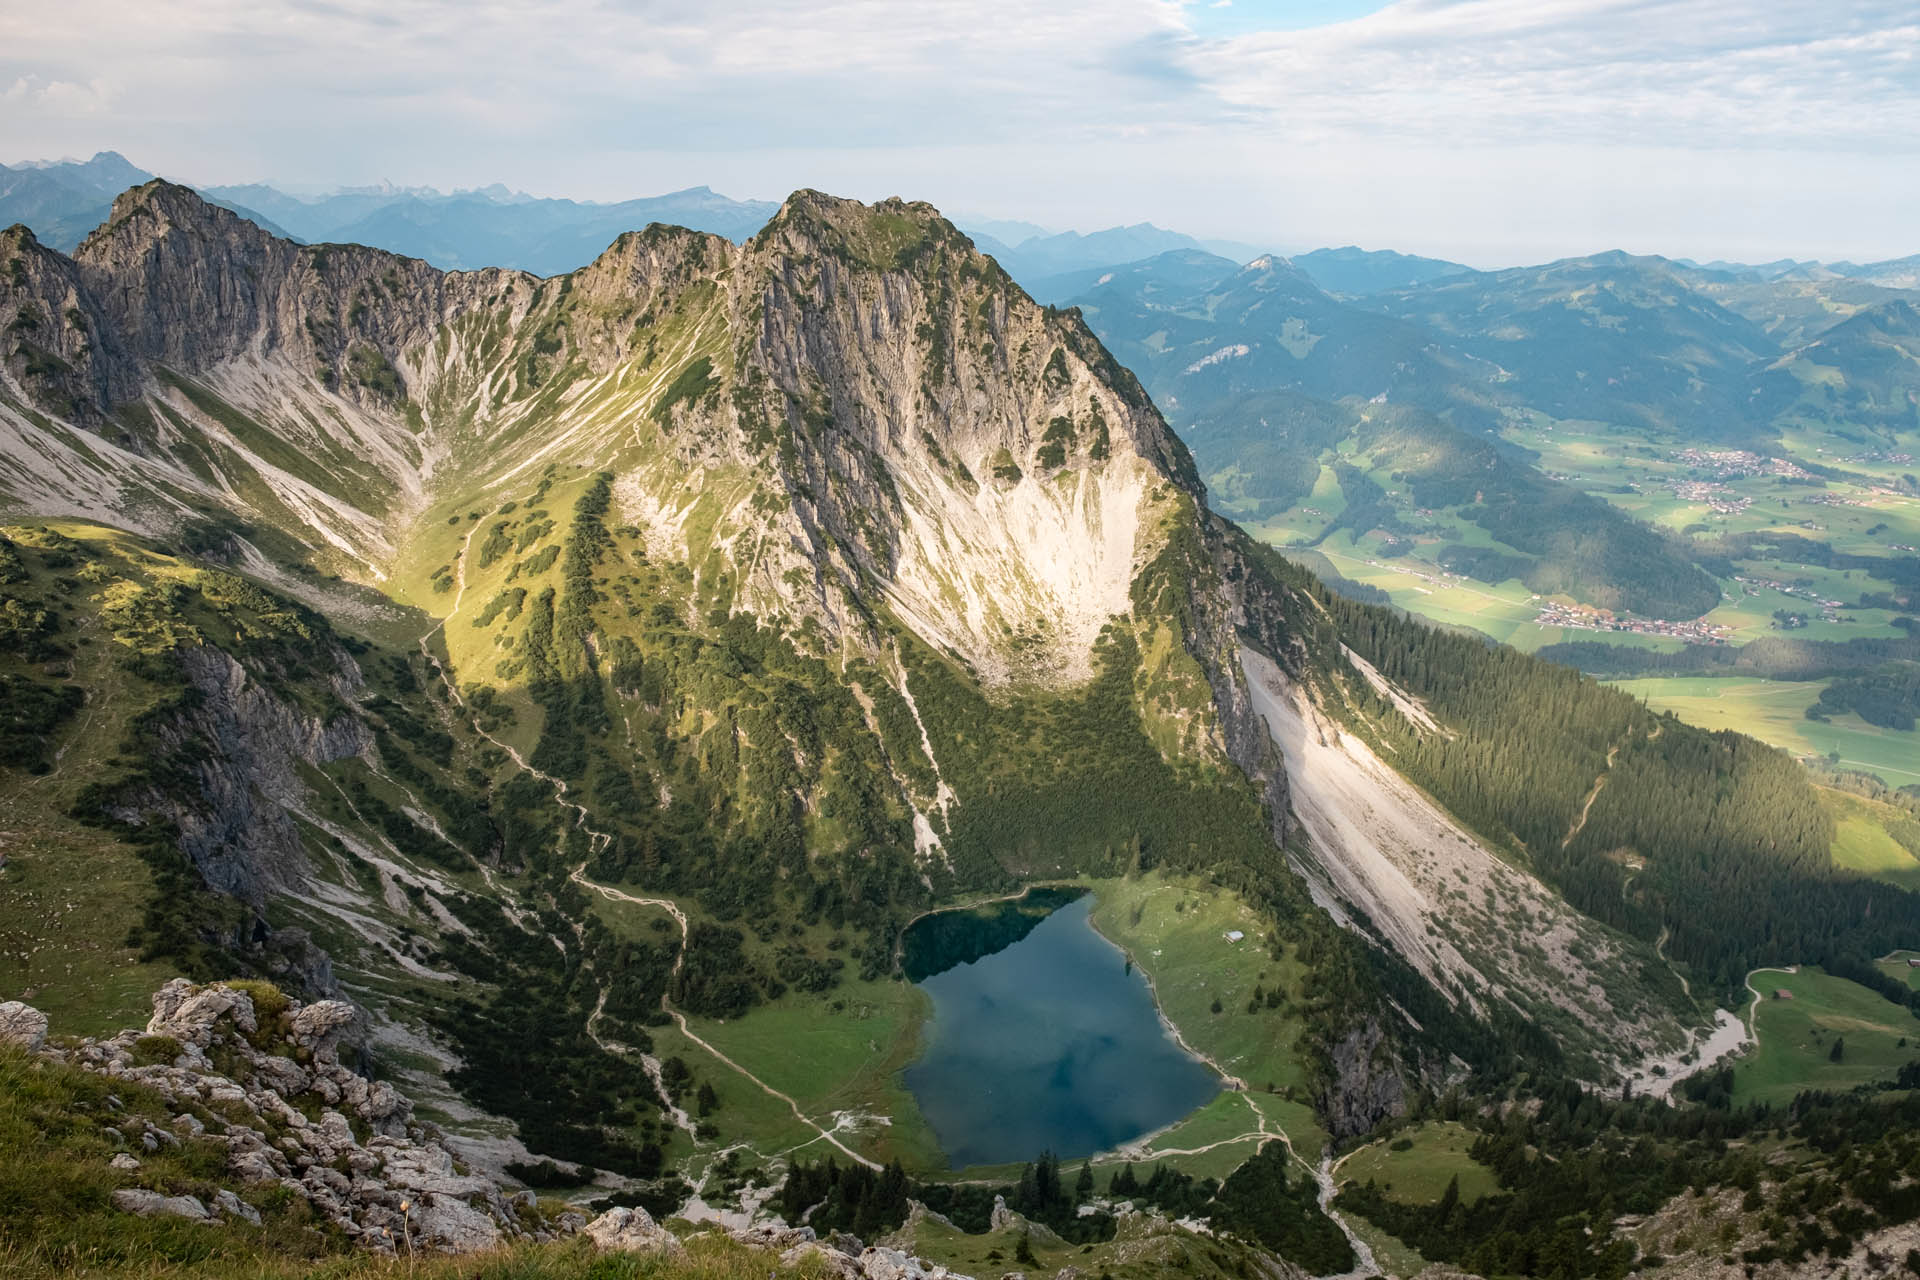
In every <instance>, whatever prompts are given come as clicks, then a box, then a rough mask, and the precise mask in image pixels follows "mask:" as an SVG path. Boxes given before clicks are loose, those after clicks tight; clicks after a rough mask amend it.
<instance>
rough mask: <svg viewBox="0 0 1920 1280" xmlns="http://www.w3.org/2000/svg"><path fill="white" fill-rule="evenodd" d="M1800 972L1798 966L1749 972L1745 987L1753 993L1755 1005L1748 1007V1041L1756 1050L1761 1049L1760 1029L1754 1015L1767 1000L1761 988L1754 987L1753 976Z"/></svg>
mask: <svg viewBox="0 0 1920 1280" xmlns="http://www.w3.org/2000/svg"><path fill="white" fill-rule="evenodd" d="M1798 972H1800V969H1799V967H1798V966H1797V965H1796V966H1789V967H1787V968H1784V969H1780V968H1764V969H1749V970H1747V976H1746V983H1745V985H1746V988H1747V990H1748V991H1751V992H1752V993H1753V1003H1752V1004H1750V1005H1748V1006H1747V1018H1746V1022H1747V1039H1748V1040H1750V1041H1752V1043H1753V1047H1754V1048H1756V1049H1758V1048H1759V1047H1760V1029H1759V1028H1758V1027H1757V1026H1755V1025H1754V1015H1755V1014H1757V1013H1759V1012H1760V1001H1761V1000H1763V999H1765V997H1764V996H1762V995H1761V994H1760V988H1758V987H1756V986H1754V985H1753V975H1754V974H1756V973H1798Z"/></svg>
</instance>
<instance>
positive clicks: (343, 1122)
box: [14, 978, 584, 1253]
mask: <svg viewBox="0 0 1920 1280" xmlns="http://www.w3.org/2000/svg"><path fill="white" fill-rule="evenodd" d="M17 1008H20V1009H24V1008H25V1006H17ZM28 1012H32V1011H31V1010H29V1011H28ZM14 1021H16V1022H21V1021H30V1020H27V1019H24V1018H23V1017H22V1016H21V1015H18V1014H16V1015H15V1016H14ZM40 1021H41V1023H42V1024H43V1025H44V1022H45V1019H44V1017H43V1018H41V1020H40ZM359 1021H360V1015H359V1013H358V1011H357V1010H356V1009H355V1008H354V1006H352V1005H350V1004H347V1003H345V1002H344V1001H340V1000H322V1001H318V1002H315V1003H313V1004H307V1005H301V1004H297V1003H293V1002H291V1001H288V1000H287V999H286V997H285V996H283V995H281V994H280V993H279V992H278V991H277V990H275V989H274V988H272V987H269V986H267V985H266V984H264V983H248V984H241V985H227V984H222V983H215V984H211V985H208V986H196V985H194V984H193V983H190V982H188V981H187V980H186V979H184V978H179V979H175V980H174V981H172V982H169V983H168V984H167V985H166V986H164V987H162V988H161V989H160V990H159V991H157V992H155V993H154V997H153V1016H152V1017H151V1018H150V1019H148V1021H147V1025H146V1027H145V1028H143V1029H141V1030H138V1031H131V1030H130V1031H123V1032H121V1033H120V1034H118V1035H115V1036H111V1037H108V1038H106V1039H102V1040H93V1039H88V1040H82V1041H80V1042H79V1043H78V1044H77V1045H75V1046H73V1047H71V1048H62V1047H58V1046H53V1047H46V1048H44V1049H43V1052H47V1053H50V1054H53V1055H55V1056H57V1057H59V1058H61V1059H62V1060H64V1061H66V1062H68V1063H70V1064H72V1065H74V1066H77V1067H81V1068H84V1069H86V1070H89V1071H97V1072H100V1073H102V1074H104V1075H108V1076H112V1077H114V1078H116V1079H124V1080H128V1081H132V1082H135V1083H138V1084H141V1085H144V1086H146V1087H148V1088H150V1089H153V1090H155V1091H157V1092H158V1093H160V1094H161V1095H162V1096H163V1097H165V1098H166V1099H167V1100H168V1102H169V1105H170V1106H172V1107H175V1108H178V1114H177V1115H176V1116H175V1118H174V1121H173V1123H172V1124H171V1125H166V1126H162V1125H150V1126H146V1127H144V1128H143V1127H140V1126H138V1125H136V1123H135V1122H133V1121H125V1122H122V1124H121V1125H119V1126H117V1127H116V1128H115V1130H114V1133H115V1134H117V1135H118V1136H119V1137H120V1138H121V1139H122V1140H123V1141H124V1142H125V1143H126V1144H127V1146H128V1148H129V1149H128V1151H126V1152H122V1153H119V1154H118V1155H116V1157H115V1161H114V1167H115V1168H118V1169H122V1170H124V1171H126V1172H128V1173H137V1171H138V1170H139V1168H140V1164H139V1153H140V1152H142V1151H146V1152H151V1151H157V1150H159V1149H160V1148H161V1147H163V1146H171V1145H175V1144H177V1143H178V1141H179V1135H180V1134H194V1135H199V1134H202V1133H212V1132H217V1133H218V1136H219V1138H220V1140H221V1141H222V1142H223V1143H224V1144H225V1145H226V1148H227V1172H228V1175H229V1177H230V1178H231V1181H232V1185H231V1186H230V1187H223V1188H221V1189H220V1190H219V1191H218V1192H217V1193H216V1194H215V1195H214V1196H213V1197H212V1203H211V1205H209V1204H207V1203H203V1202H202V1201H201V1200H199V1199H196V1198H195V1197H192V1196H167V1195H163V1194H161V1193H160V1192H157V1191H154V1190H151V1189H148V1188H142V1187H122V1188H119V1189H118V1190H116V1191H115V1192H114V1197H113V1203H114V1204H115V1206H116V1207H118V1208H120V1209H123V1210H125V1211H126V1212H128V1213H137V1214H141V1215H143V1216H148V1217H152V1216H172V1217H181V1218H191V1219H195V1220H209V1221H210V1220H215V1219H220V1218H242V1219H248V1220H252V1221H257V1220H258V1217H257V1211H256V1210H254V1209H253V1207H252V1206H251V1205H249V1204H248V1203H247V1202H246V1201H245V1200H244V1199H242V1198H241V1196H240V1195H239V1194H237V1190H236V1189H245V1188H247V1187H250V1186H263V1185H277V1186H279V1187H282V1188H284V1189H285V1190H286V1191H287V1192H289V1193H291V1194H292V1195H295V1196H298V1197H300V1198H301V1199H303V1200H305V1201H307V1202H308V1203H309V1204H311V1205H312V1206H313V1209H314V1211H315V1212H316V1214H318V1215H319V1216H320V1217H321V1218H322V1220H324V1221H327V1222H330V1223H331V1224H333V1226H335V1227H337V1228H338V1229H339V1230H340V1231H341V1232H343V1233H344V1234H346V1235H347V1236H349V1237H351V1238H352V1239H354V1240H355V1241H357V1242H358V1243H360V1244H361V1245H363V1246H365V1247H367V1248H370V1249H374V1250H378V1251H381V1252H391V1251H393V1250H396V1249H404V1248H406V1247H408V1246H409V1245H410V1246H411V1247H413V1248H414V1249H435V1250H440V1251H443V1252H448V1253H466V1252H471V1251H473V1250H476V1249H486V1248H491V1247H493V1246H495V1245H499V1244H502V1243H505V1242H507V1241H510V1240H516V1239H527V1238H531V1239H535V1240H539V1239H546V1238H551V1237H553V1236H555V1235H559V1234H565V1233H567V1232H569V1231H571V1230H572V1229H574V1228H575V1227H577V1226H578V1225H579V1224H580V1223H581V1222H583V1221H584V1218H582V1217H581V1216H580V1215H577V1214H573V1215H562V1217H561V1218H560V1219H558V1220H554V1221H548V1220H546V1219H545V1218H543V1217H542V1216H541V1215H540V1214H539V1213H538V1212H537V1211H536V1209H535V1207H534V1201H533V1197H532V1196H531V1195H530V1194H528V1193H521V1194H519V1195H514V1194H512V1193H510V1192H509V1191H507V1190H505V1189H503V1188H501V1187H500V1186H498V1185H497V1184H495V1183H494V1182H492V1181H491V1180H489V1179H487V1178H481V1177H475V1176H472V1175H470V1174H467V1173H464V1172H463V1171H462V1170H461V1169H460V1167H459V1165H458V1164H457V1163H456V1161H455V1159H454V1156H453V1153H452V1152H451V1151H449V1150H448V1149H447V1148H446V1147H445V1146H443V1145H442V1144H441V1142H440V1141H439V1138H438V1135H437V1133H436V1132H435V1131H434V1130H433V1129H432V1128H431V1127H429V1126H426V1125H422V1124H419V1123H418V1122H416V1121H415V1120H414V1119H413V1104H412V1103H411V1102H410V1101H409V1100H408V1099H407V1098H406V1097H404V1096H403V1095H402V1094H401V1093H400V1092H399V1091H398V1090H396V1089H395V1088H394V1087H393V1086H392V1085H391V1084H389V1083H387V1082H386V1081H372V1080H368V1079H367V1078H366V1077H364V1076H362V1075H359V1074H357V1073H355V1072H354V1071H351V1070H349V1069H348V1068H347V1067H345V1066H343V1065H341V1062H340V1049H341V1046H342V1043H343V1040H344V1039H345V1038H346V1037H347V1036H348V1035H349V1034H350V1033H351V1032H352V1031H353V1030H354V1029H355V1028H356V1026H357V1025H358V1023H359ZM42 1038H43V1039H44V1034H43V1037H42ZM156 1059H158V1060H156ZM216 1062H217V1063H218V1064H219V1065H217V1066H216V1065H215V1064H216ZM123 1156H124V1157H125V1159H124V1160H123V1159H122V1158H121V1157H123ZM568 1219H572V1220H571V1221H569V1220H568Z"/></svg>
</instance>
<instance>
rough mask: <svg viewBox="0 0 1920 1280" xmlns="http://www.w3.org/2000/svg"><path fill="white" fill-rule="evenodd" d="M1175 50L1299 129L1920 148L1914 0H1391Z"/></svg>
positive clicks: (1278, 121)
mask: <svg viewBox="0 0 1920 1280" xmlns="http://www.w3.org/2000/svg"><path fill="white" fill-rule="evenodd" d="M1182 48H1183V56H1184V57H1185V59H1186V61H1187V63H1188V65H1189V66H1191V67H1192V68H1193V69H1194V70H1195V72H1196V74H1197V75H1198V76H1199V78H1200V80H1201V81H1202V82H1203V83H1205V84H1206V85H1207V86H1208V87H1209V88H1210V90H1211V91H1212V92H1213V93H1214V94H1215V95H1217V96H1218V98H1219V99H1220V100H1221V101H1223V102H1225V103H1229V104H1232V106H1234V107H1236V108H1238V109H1240V110H1242V111H1244V112H1246V113H1247V114H1248V116H1249V117H1251V118H1254V119H1257V120H1260V121H1263V122H1264V123H1266V124H1267V125H1268V126H1270V127H1274V128H1282V129H1285V130H1287V131H1288V132H1289V133H1290V134H1291V135H1292V136H1295V137H1301V138H1331V137H1337V136H1353V135H1361V136H1376V137H1394V138H1401V139H1420V140H1426V141H1431V142H1437V143H1443V144H1446V145H1451V146H1470V145H1484V144H1517V143H1535V142H1539V141H1542V140H1545V139H1556V138H1557V139H1564V140H1568V141H1579V142H1583V143H1597V144H1615V145H1633V146H1644V145H1666V146H1686V147H1694V148H1700V149H1707V150H1715V149H1722V148H1729V147H1733V148H1743V147H1744V148H1775V147H1783V146H1816V147H1820V148H1831V147H1835V146H1839V147H1854V148H1873V149H1888V148H1891V149H1896V150H1900V151H1908V152H1911V151H1913V150H1915V149H1917V148H1920V13H1917V12H1916V11H1915V9H1914V7H1913V5H1912V4H1911V2H1910V0H1898V2H1897V3H1896V2H1890V0H1830V2H1829V3H1826V4H1820V5H1807V4H1799V3H1793V2H1791V0H1773V2H1772V3H1764V2H1761V3H1756V2H1755V0H1401V3H1398V4H1394V5H1391V6H1389V7H1387V8H1385V9H1382V10H1380V11H1379V12H1377V13H1374V14H1372V15H1369V16H1367V17H1364V18H1360V19H1356V20H1354V21H1351V22H1344V23H1339V24H1335V25H1331V26H1324V27H1318V28H1312V29H1309V30H1304V31H1288V32H1259V33H1252V34H1247V35H1241V36H1236V37H1232V38H1226V39H1218V40H1200V39H1197V38H1196V39H1191V40H1188V41H1186V42H1185V43H1184V45H1183V46H1182Z"/></svg>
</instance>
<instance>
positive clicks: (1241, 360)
mask: <svg viewBox="0 0 1920 1280" xmlns="http://www.w3.org/2000/svg"><path fill="white" fill-rule="evenodd" d="M1315 269H1317V274H1316V272H1315ZM1410 276H1411V277H1424V278H1423V279H1416V282H1415V283H1412V284H1407V285H1402V286H1399V287H1390V288H1377V287H1376V286H1379V285H1380V284H1381V283H1382V282H1383V281H1387V280H1392V279H1394V278H1395V277H1410ZM1334 285H1340V286H1344V289H1343V290H1342V291H1341V294H1340V295H1339V296H1336V294H1335V292H1334V291H1333V286H1334ZM1034 287H1035V289H1036V291H1037V294H1038V296H1040V297H1041V298H1042V299H1043V300H1045V301H1050V302H1055V303H1057V304H1060V305H1067V306H1073V307H1077V308H1079V309H1080V311H1081V312H1082V314H1083V315H1084V316H1085V317H1086V320H1087V322H1088V323H1089V324H1090V325H1091V326H1092V327H1093V329H1094V331H1095V332H1096V333H1098V334H1099V335H1100V338H1101V340H1102V341H1103V342H1105V343H1106V344H1107V345H1108V347H1110V348H1111V349H1112V350H1113V352H1114V354H1115V355H1116V356H1117V357H1118V358H1119V359H1120V360H1121V362H1122V363H1124V364H1125V365H1127V367H1129V368H1131V369H1133V370H1134V371H1135V372H1136V373H1137V374H1138V375H1139V377H1140V378H1141V380H1142V381H1143V382H1144V383H1145V384H1146V387H1147V390H1148V392H1149V393H1150V394H1151V395H1152V396H1153V398H1154V401H1155V403H1156V404H1158V405H1159V406H1160V407H1161V409H1162V410H1163V411H1164V412H1165V413H1166V414H1167V416H1168V419H1169V421H1171V422H1172V424H1173V425H1174V427H1175V428H1176V430H1178V431H1179V432H1180V434H1181V436H1182V437H1183V438H1184V439H1185V440H1186V441H1187V443H1188V445H1189V446H1190V447H1191V448H1192V449H1193V450H1194V454H1195V458H1196V460H1197V462H1198V463H1199V466H1200V470H1201V474H1202V476H1203V477H1204V478H1205V479H1206V481H1207V483H1208V486H1209V487H1210V488H1211V489H1212V490H1213V492H1214V494H1215V501H1216V502H1217V503H1219V505H1220V506H1221V508H1222V509H1223V510H1225V511H1227V512H1228V513H1230V514H1232V515H1233V516H1235V517H1236V518H1238V519H1243V520H1248V521H1252V522H1256V523H1264V522H1267V521H1270V520H1274V519H1276V518H1277V517H1279V516H1281V515H1282V514H1283V513H1287V512H1292V513H1294V515H1295V516H1299V515H1300V513H1301V512H1302V511H1303V510H1305V509H1308V508H1311V510H1312V512H1314V513H1317V514H1314V515H1312V518H1310V519H1292V520H1291V521H1289V522H1288V527H1290V528H1291V529H1292V530H1293V532H1291V533H1288V534H1284V535H1279V534H1276V536H1279V537H1281V539H1282V540H1283V541H1289V540H1292V545H1295V546H1297V547H1301V548H1317V547H1318V546H1320V545H1321V544H1322V543H1323V542H1325V541H1326V540H1327V539H1328V538H1329V537H1330V536H1332V535H1333V534H1335V533H1337V532H1340V531H1342V530H1346V531H1347V532H1348V533H1349V534H1350V535H1351V536H1352V538H1353V539H1354V540H1355V541H1356V543H1357V541H1358V540H1359V539H1360V538H1362V537H1370V538H1375V539H1379V538H1384V539H1385V541H1384V543H1382V545H1383V546H1385V547H1388V548H1393V547H1406V548H1410V547H1412V546H1414V545H1416V544H1424V545H1427V546H1429V548H1430V550H1431V554H1432V555H1433V556H1435V557H1436V558H1437V562H1438V563H1439V564H1441V565H1443V566H1445V567H1446V568H1448V569H1451V570H1453V571H1456V572H1460V573H1465V574H1468V575H1469V576H1472V577H1475V578H1479V579H1482V580H1484V581H1487V582H1491V583H1499V582H1502V581H1505V580H1508V579H1514V578H1518V579H1520V580H1522V581H1523V582H1524V583H1525V584H1526V585H1527V586H1528V588H1529V589H1530V590H1532V591H1534V592H1536V593H1538V594H1540V595H1552V594H1556V593H1565V594H1569V595H1572V596H1573V597H1575V598H1576V599H1579V600H1581V601H1584V602H1586V603H1589V604H1593V605H1596V606H1599V607H1604V608H1609V609H1614V610H1617V611H1620V610H1624V611H1627V612H1631V613H1636V614H1641V615H1647V616H1657V617H1669V618H1680V617H1694V616H1698V615H1699V614H1701V613H1704V612H1706V611H1707V610H1709V609H1711V608H1713V607H1714V606H1715V605H1716V604H1718V603H1719V600H1720V593H1719V590H1718V588H1717V587H1716V586H1715V584H1714V582H1713V579H1712V576H1710V574H1709V572H1708V571H1706V569H1705V567H1704V565H1703V564H1702V562H1701V555H1702V554H1704V553H1702V552H1701V550H1700V549H1699V548H1696V547H1693V546H1691V545H1690V544H1689V543H1688V542H1687V541H1686V540H1684V539H1678V538H1675V537H1673V536H1672V535H1671V534H1670V533H1662V532H1658V531H1655V530H1653V529H1651V528H1649V527H1647V526H1644V525H1641V524H1639V523H1637V522H1636V521H1634V520H1633V519H1632V518H1630V517H1629V516H1627V515H1626V514H1624V513H1623V512H1621V511H1620V510H1619V509H1617V508H1615V507H1613V506H1611V505H1609V504H1608V503H1607V502H1604V501H1601V500H1600V499H1599V498H1596V497H1592V496H1589V495H1588V494H1587V493H1583V492H1581V491H1580V490H1579V489H1577V488H1575V487H1573V486H1571V485H1568V484H1565V483H1563V482H1562V481H1560V480H1557V479H1554V478H1552V477H1550V476H1548V475H1546V474H1545V473H1544V472H1543V471H1541V470H1540V469H1539V468H1538V467H1536V466H1535V465H1534V463H1533V460H1532V457H1531V455H1529V454H1527V453H1526V452H1525V451H1524V450H1522V449H1520V448H1517V447H1515V446H1513V445H1512V444H1510V443H1508V442H1507V441H1506V440H1505V438H1504V436H1503V433H1504V432H1505V431H1506V429H1507V428H1508V427H1509V426H1510V425H1512V424H1513V423H1515V422H1524V421H1528V420H1531V418H1532V417H1533V416H1534V415H1545V417H1546V418H1547V419H1549V420H1564V421H1570V422H1590V423H1598V424H1604V425H1606V426H1607V428H1608V429H1610V430H1618V431H1621V432H1625V433H1626V435H1625V436H1624V437H1623V439H1632V440H1633V441H1635V442H1636V447H1638V448H1641V449H1646V448H1649V447H1652V446H1653V445H1655V444H1660V446H1661V447H1665V448H1678V447H1688V446H1693V447H1697V446H1701V445H1707V446H1712V445H1714V444H1716V443H1717V444H1718V445H1719V446H1720V447H1723V448H1736V449H1755V450H1759V451H1761V452H1766V451H1768V450H1769V449H1770V448H1771V447H1772V445H1771V442H1772V441H1774V440H1775V439H1776V438H1777V433H1778V431H1779V429H1780V427H1781V426H1782V425H1784V424H1785V423H1787V422H1788V421H1791V420H1796V419H1797V420H1813V421H1834V422H1846V423H1848V424H1851V425H1852V426H1853V427H1856V428H1857V427H1860V426H1868V425H1870V426H1872V427H1874V428H1876V429H1877V430H1879V431H1880V432H1882V433H1884V442H1885V443H1886V445H1887V446H1888V447H1894V446H1896V445H1897V446H1898V447H1901V448H1904V447H1905V444H1904V443H1902V442H1910V441H1911V440H1912V436H1913V433H1915V432H1920V407H1917V406H1920V307H1916V303H1920V295H1916V294H1912V293H1904V292H1901V291H1898V290H1894V289H1889V288H1886V287H1884V286H1881V285H1878V284H1872V283H1869V282H1867V281H1865V280H1863V279H1860V278H1856V277H1849V276H1840V275H1837V274H1835V275H1829V276H1827V277H1826V278H1824V279H1820V280H1816V279H1813V278H1812V273H1810V272H1807V271H1805V270H1800V271H1797V272H1795V273H1792V274H1790V275H1789V274H1781V275H1779V276H1777V277H1776V278H1775V279H1773V280H1771V281H1768V280H1762V279H1760V278H1759V276H1758V275H1757V274H1755V273H1751V272H1749V273H1747V274H1745V275H1738V274H1735V273H1734V272H1731V271H1727V270H1720V269H1708V268H1704V267H1699V266H1693V265H1689V264H1683V263H1679V262H1674V261H1670V260H1668V259H1665V258H1658V257H1639V256H1633V255H1629V254H1625V253H1617V252H1615V253H1602V254H1595V255H1591V256H1588V257H1582V258H1569V259H1565V260H1562V261H1559V262H1552V263H1548V264H1546V265H1544V266H1538V267H1516V268H1511V269H1509V270H1505V271H1473V270H1469V269H1467V268H1465V267H1460V266H1458V265H1457V264H1451V263H1443V262H1438V261H1436V260H1433V259H1418V258H1409V257H1405V256H1403V255H1399V254H1379V253H1375V254H1369V253H1364V252H1362V251H1360V250H1333V251H1322V252H1316V253H1313V254H1305V255H1302V256H1301V257H1299V258H1296V259H1294V260H1292V261H1288V260H1287V259H1284V258H1279V257H1275V256H1271V255H1263V256H1261V257H1257V258H1255V259H1253V260H1252V261H1250V262H1248V263H1247V264H1246V265H1244V266H1239V267H1236V266H1234V265H1233V264H1232V263H1231V262H1230V261H1228V260H1227V259H1224V258H1218V257H1212V256H1210V255H1206V254H1202V253H1197V252H1194V251H1192V250H1180V251H1175V252H1171V253H1165V254H1161V255H1158V256H1156V257H1153V258H1149V259H1147V260H1145V261H1141V262H1136V263H1130V264H1126V265H1123V266H1117V267H1109V268H1104V269H1090V270H1084V271H1079V272H1072V273H1066V274H1063V275H1060V276H1056V277H1052V278H1051V279H1048V280H1044V281H1040V282H1037V283H1036V285H1035V286H1034ZM1276 528H1278V526H1276ZM1370 545H1371V544H1370ZM1720 567H1721V568H1722V571H1723V572H1724V566H1720Z"/></svg>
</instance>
